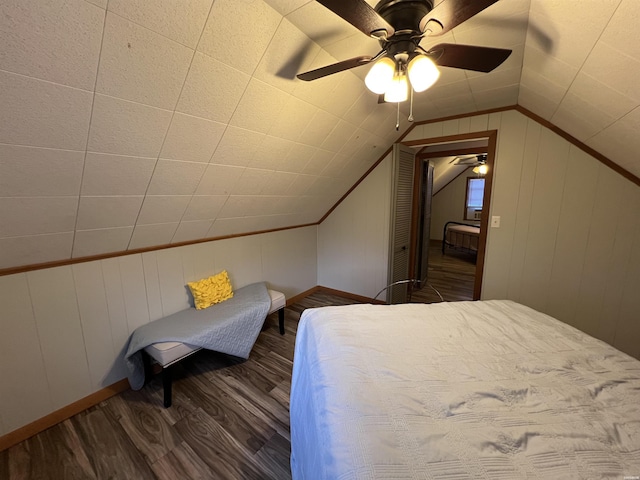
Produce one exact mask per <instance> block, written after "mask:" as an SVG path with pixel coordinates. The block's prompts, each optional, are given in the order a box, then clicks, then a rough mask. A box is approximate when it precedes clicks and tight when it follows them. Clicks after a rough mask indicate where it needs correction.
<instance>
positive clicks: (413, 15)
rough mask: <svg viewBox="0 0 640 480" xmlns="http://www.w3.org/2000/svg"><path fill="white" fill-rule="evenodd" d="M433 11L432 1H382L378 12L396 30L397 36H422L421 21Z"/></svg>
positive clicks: (377, 6)
mask: <svg viewBox="0 0 640 480" xmlns="http://www.w3.org/2000/svg"><path fill="white" fill-rule="evenodd" d="M432 9H433V1H432V0H381V1H380V2H378V4H377V5H376V7H375V10H376V12H378V14H379V15H380V16H381V17H382V18H384V19H385V20H386V21H387V22H389V24H390V25H391V26H392V27H393V28H394V29H395V30H396V34H398V33H400V34H403V33H413V34H417V35H419V34H421V33H422V32H421V31H420V20H422V18H423V17H424V16H425V15H426V14H427V13H429V12H430V11H431V10H432Z"/></svg>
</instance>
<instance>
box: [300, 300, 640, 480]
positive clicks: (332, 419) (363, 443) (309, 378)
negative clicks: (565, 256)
mask: <svg viewBox="0 0 640 480" xmlns="http://www.w3.org/2000/svg"><path fill="white" fill-rule="evenodd" d="M291 448H292V454H291V466H292V471H293V477H294V479H298V480H301V479H306V480H309V479H314V480H315V479H331V480H338V479H355V478H358V479H374V478H376V479H479V478H484V479H492V480H495V479H521V478H544V479H564V478H571V479H573V478H585V479H586V478H589V479H600V478H615V479H619V480H622V479H623V478H624V477H625V476H628V477H630V478H634V476H640V361H638V360H635V359H633V358H631V357H629V356H627V355H625V354H623V353H621V352H619V351H618V350H616V349H614V348H613V347H611V346H609V345H607V344H605V343H603V342H600V341H599V340H595V339H593V338H592V337H590V336H588V335H586V334H583V333H581V332H579V331H578V330H576V329H574V328H572V327H570V326H568V325H566V324H563V323H561V322H559V321H557V320H555V319H553V318H551V317H548V316H546V315H543V314H541V313H539V312H536V311H534V310H532V309H530V308H528V307H525V306H522V305H519V304H517V303H513V302H509V301H487V302H456V303H440V304H433V305H421V304H407V305H392V306H379V305H352V306H345V307H325V308H319V309H309V310H306V311H305V312H304V314H303V316H302V319H301V321H300V325H299V327H298V333H297V338H296V350H295V357H294V367H293V380H292V387H291Z"/></svg>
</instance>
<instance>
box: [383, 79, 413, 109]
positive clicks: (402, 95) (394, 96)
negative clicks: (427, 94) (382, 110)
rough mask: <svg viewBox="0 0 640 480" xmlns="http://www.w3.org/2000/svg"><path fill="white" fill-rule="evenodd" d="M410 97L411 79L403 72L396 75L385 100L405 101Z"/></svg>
mask: <svg viewBox="0 0 640 480" xmlns="http://www.w3.org/2000/svg"><path fill="white" fill-rule="evenodd" d="M408 97H409V81H408V80H407V76H406V75H405V74H403V73H401V74H398V75H395V76H394V77H393V80H392V81H391V85H390V86H389V88H387V91H386V92H385V93H384V101H385V102H391V103H400V102H404V101H405V100H406V99H407V98H408Z"/></svg>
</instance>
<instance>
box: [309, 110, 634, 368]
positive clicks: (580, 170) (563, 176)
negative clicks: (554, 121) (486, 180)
mask: <svg viewBox="0 0 640 480" xmlns="http://www.w3.org/2000/svg"><path fill="white" fill-rule="evenodd" d="M494 129H496V130H498V132H499V133H498V145H497V158H496V163H495V172H494V183H493V189H492V199H491V210H490V212H488V214H489V215H499V216H500V217H501V226H500V228H491V229H489V232H488V238H487V252H486V258H485V270H484V277H483V287H482V298H483V299H511V300H515V301H518V302H521V303H523V304H525V305H529V306H531V307H533V308H536V309H538V310H540V311H542V312H545V313H548V314H550V315H552V316H554V317H556V318H558V319H560V320H562V321H564V322H566V323H569V324H571V325H574V326H576V327H577V328H579V329H581V330H583V331H585V332H587V333H589V334H590V335H593V336H595V337H597V338H600V339H602V340H605V341H606V342H608V343H611V344H613V345H614V346H616V347H617V348H619V349H620V350H622V351H624V352H627V353H629V354H631V355H633V356H636V357H638V358H640V295H638V292H640V215H638V208H640V188H638V187H637V186H636V185H634V184H633V183H631V182H630V181H629V180H627V179H625V178H624V177H622V176H621V175H619V174H617V173H616V172H614V171H613V170H611V169H609V168H608V167H606V166H605V165H603V164H602V163H600V162H599V161H597V160H596V159H595V158H593V157H591V156H589V155H587V154H586V153H584V152H583V151H582V150H580V149H579V148H577V147H576V146H574V145H572V144H571V143H569V142H567V141H566V140H564V139H563V138H562V137H560V136H558V135H557V134H555V133H553V132H552V131H551V130H549V129H547V128H545V127H543V126H542V125H540V124H539V123H537V122H535V121H534V120H531V119H529V118H528V117H526V116H525V115H522V114H521V113H519V112H517V111H515V110H512V111H507V112H501V113H494V114H491V115H477V116H474V117H468V118H463V119H459V120H449V121H444V122H436V123H431V124H426V125H419V126H417V127H416V128H414V130H413V131H412V132H411V133H410V135H409V136H408V137H406V140H416V139H430V138H439V137H443V136H447V135H455V134H461V133H469V132H481V131H486V130H494ZM372 175H374V176H377V179H376V180H373V179H370V178H367V179H366V180H365V181H364V182H363V183H362V184H361V185H360V186H359V187H358V188H357V189H355V190H354V192H353V193H352V194H351V195H350V197H349V198H347V199H346V200H345V201H344V202H343V203H342V204H341V205H340V206H339V207H338V208H337V209H336V210H335V211H334V212H333V213H332V214H331V215H330V216H329V218H327V219H326V220H325V222H324V223H323V224H321V225H320V227H319V229H318V232H319V241H318V249H319V250H318V258H319V270H318V274H319V279H320V280H321V281H319V283H320V284H322V285H326V286H332V287H334V288H339V289H341V290H345V291H349V292H354V293H360V294H362V295H374V294H375V293H377V292H375V290H376V288H375V287H374V286H373V285H372V284H371V278H370V277H369V276H368V271H367V270H368V269H374V268H375V267H374V266H372V265H374V264H375V265H378V267H379V268H380V269H381V268H382V267H383V266H384V265H386V263H387V251H386V249H384V248H382V245H381V244H380V248H373V246H374V245H378V244H379V242H380V241H381V240H380V239H383V238H386V236H387V235H388V233H387V230H388V222H386V223H385V222H383V221H378V222H377V223H375V222H373V223H372V222H370V221H367V220H365V219H370V218H378V219H380V218H381V216H382V215H383V213H382V210H381V209H387V210H388V206H387V205H386V204H384V202H383V201H382V200H381V198H382V197H383V196H384V195H385V191H384V190H382V188H383V186H384V185H387V184H388V181H389V175H390V170H389V169H388V168H385V167H384V162H383V163H382V164H381V166H379V167H378V168H376V170H374V172H373V173H372V174H371V175H370V176H369V177H371V176H372ZM367 182H370V183H367ZM351 197H353V198H351ZM376 212H377V213H376ZM361 215H362V216H364V218H365V219H362V218H360V216H361ZM376 215H377V216H376ZM365 252H367V253H366V254H365ZM384 278H386V277H384ZM378 284H379V283H378ZM367 285H370V286H367ZM365 286H367V287H365Z"/></svg>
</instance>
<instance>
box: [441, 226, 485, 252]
mask: <svg viewBox="0 0 640 480" xmlns="http://www.w3.org/2000/svg"><path fill="white" fill-rule="evenodd" d="M479 239H480V227H479V226H477V225H471V224H468V223H460V222H447V223H445V225H444V230H443V232H442V254H443V255H444V254H445V253H447V252H448V251H450V250H455V251H457V252H463V253H468V254H471V255H477V254H478V241H479Z"/></svg>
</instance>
